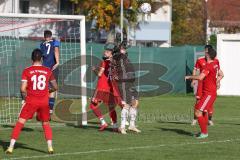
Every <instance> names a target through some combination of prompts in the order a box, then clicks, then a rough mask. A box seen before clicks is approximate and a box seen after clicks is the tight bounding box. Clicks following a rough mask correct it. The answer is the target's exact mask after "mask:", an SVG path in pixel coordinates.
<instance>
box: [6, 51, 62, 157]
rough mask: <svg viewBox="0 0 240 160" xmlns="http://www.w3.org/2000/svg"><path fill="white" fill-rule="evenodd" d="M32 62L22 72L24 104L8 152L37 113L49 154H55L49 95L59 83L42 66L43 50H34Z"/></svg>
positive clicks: (49, 71)
mask: <svg viewBox="0 0 240 160" xmlns="http://www.w3.org/2000/svg"><path fill="white" fill-rule="evenodd" d="M32 62H33V64H32V66H31V67H28V68H25V69H24V71H23V73H22V83H21V95H22V98H23V105H22V109H21V112H20V114H19V119H18V121H17V123H16V125H15V127H14V129H13V131H12V135H11V141H10V146H9V147H8V149H7V150H6V153H7V154H11V153H12V152H13V148H14V145H15V142H16V140H17V139H18V137H19V135H20V132H21V130H22V128H23V127H24V124H25V122H26V121H27V120H28V119H32V117H33V115H34V114H35V113H37V120H39V121H41V122H42V128H43V131H44V135H45V139H46V141H47V144H48V152H49V154H53V147H52V129H51V127H50V123H49V119H50V113H49V106H48V98H49V97H48V95H49V92H54V91H56V90H57V83H56V80H55V78H54V76H53V74H52V71H51V70H50V69H49V68H47V67H44V66H42V53H41V50H39V49H35V50H33V52H32ZM49 82H50V83H51V84H52V88H51V89H48V84H49Z"/></svg>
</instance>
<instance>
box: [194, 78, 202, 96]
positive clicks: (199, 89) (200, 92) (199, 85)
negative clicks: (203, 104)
mask: <svg viewBox="0 0 240 160" xmlns="http://www.w3.org/2000/svg"><path fill="white" fill-rule="evenodd" d="M202 88H203V83H202V81H200V80H198V83H197V92H196V95H195V97H196V99H201V97H202V92H203V89H202Z"/></svg>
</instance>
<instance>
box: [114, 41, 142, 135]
mask: <svg viewBox="0 0 240 160" xmlns="http://www.w3.org/2000/svg"><path fill="white" fill-rule="evenodd" d="M114 62H115V63H114V65H115V68H116V70H117V82H118V87H119V91H120V93H121V98H122V100H123V102H122V103H123V109H122V112H121V116H122V123H121V126H120V128H119V131H120V132H121V133H122V134H126V133H127V132H126V129H125V127H126V122H127V118H128V116H129V119H130V125H129V127H128V130H130V131H133V132H136V133H140V132H141V131H140V130H139V129H138V128H137V127H136V124H135V123H136V117H137V109H138V92H137V90H136V88H135V84H134V82H135V70H134V67H133V65H132V63H131V62H130V60H129V58H128V54H127V50H126V47H125V45H124V44H123V43H122V44H121V45H120V51H119V54H116V55H114ZM125 110H126V111H127V112H125Z"/></svg>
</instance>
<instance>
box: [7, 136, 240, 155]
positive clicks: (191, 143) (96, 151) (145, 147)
mask: <svg viewBox="0 0 240 160" xmlns="http://www.w3.org/2000/svg"><path fill="white" fill-rule="evenodd" d="M236 141H240V139H227V140H219V141H205V142H196V143H193V142H187V143H179V144H160V145H151V146H136V147H126V148H113V149H103V150H90V151H80V152H66V153H56V154H53V155H38V156H23V157H15V158H6V159H3V160H20V159H36V158H51V157H58V156H69V155H71V156H72V155H81V154H90V153H102V152H115V151H126V150H137V149H150V148H159V147H178V146H188V145H203V144H213V143H228V142H236Z"/></svg>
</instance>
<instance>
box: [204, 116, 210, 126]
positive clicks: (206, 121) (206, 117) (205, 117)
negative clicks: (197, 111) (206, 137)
mask: <svg viewBox="0 0 240 160" xmlns="http://www.w3.org/2000/svg"><path fill="white" fill-rule="evenodd" d="M203 117H204V121H205V123H206V125H208V119H209V118H208V113H203Z"/></svg>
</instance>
